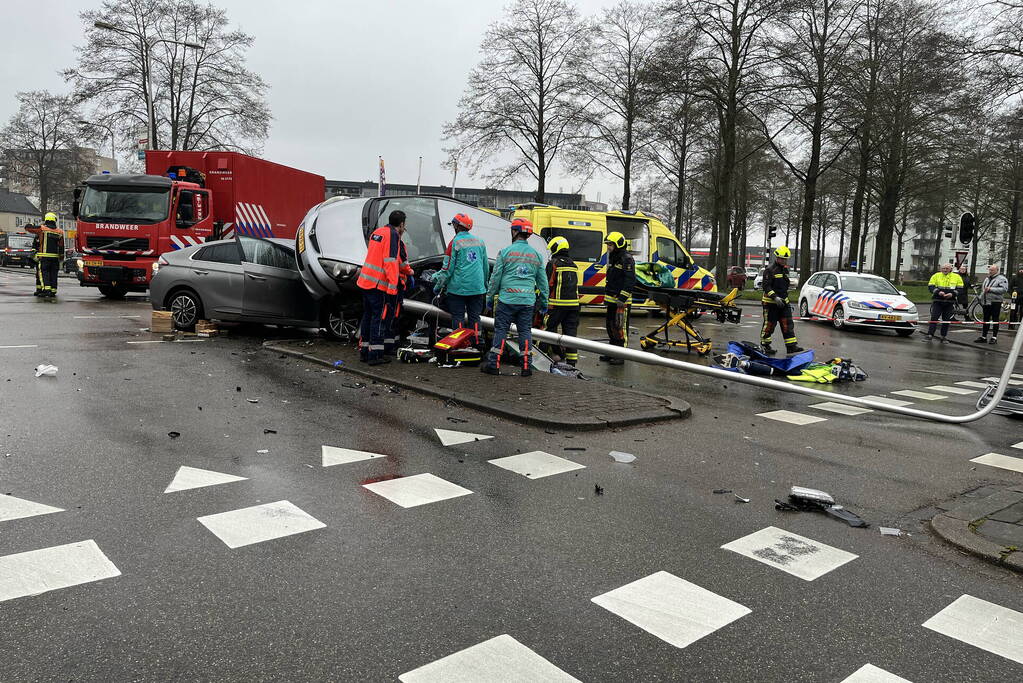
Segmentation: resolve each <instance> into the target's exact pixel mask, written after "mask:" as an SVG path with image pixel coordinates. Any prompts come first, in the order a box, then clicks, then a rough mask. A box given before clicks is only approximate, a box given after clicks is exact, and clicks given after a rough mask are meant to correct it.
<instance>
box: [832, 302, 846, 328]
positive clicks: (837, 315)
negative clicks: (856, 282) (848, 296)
mask: <svg viewBox="0 0 1023 683" xmlns="http://www.w3.org/2000/svg"><path fill="white" fill-rule="evenodd" d="M831 324H832V325H834V327H835V329H836V330H841V329H842V328H844V327H845V309H844V308H842V307H841V306H835V312H834V313H832V314H831Z"/></svg>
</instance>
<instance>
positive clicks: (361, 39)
mask: <svg viewBox="0 0 1023 683" xmlns="http://www.w3.org/2000/svg"><path fill="white" fill-rule="evenodd" d="M214 4H216V5H218V6H220V7H223V8H224V9H226V10H227V12H228V15H229V17H230V19H231V22H232V24H233V25H235V26H237V27H240V28H241V29H243V30H244V31H246V32H247V33H249V34H251V35H252V36H254V37H255V45H254V46H253V48H252V49H251V50H250V52H249V59H248V65H249V68H251V69H253V70H255V71H257V72H258V73H260V74H261V75H262V76H263V78H264V79H265V80H266V81H267V83H268V84H269V85H270V91H269V99H270V105H271V109H272V112H273V117H274V120H273V124H272V127H271V130H270V137H269V139H268V140H267V142H266V147H265V150H264V156H265V157H266V158H267V159H271V160H273V161H276V162H279V163H283V164H288V165H291V166H295V167H298V168H301V169H304V170H309V171H313V172H315V173H320V174H322V175H324V176H326V177H327V178H330V179H336V180H369V179H375V178H376V167H377V156H381V155H382V156H383V157H384V159H385V161H386V165H387V177H388V180H389V181H390V182H394V183H415V181H416V167H417V164H418V159H419V156H420V155H422V157H423V183H424V184H427V183H429V184H445V185H449V184H450V182H451V176H450V173H449V172H447V171H444V170H442V169H441V168H440V164H441V162H442V161H443V160H444V159H443V153H442V151H441V148H442V146H443V145H442V143H441V140H440V134H441V126H442V125H443V124H444V122H445V121H448V120H451V119H452V118H453V117H454V116H455V113H456V111H457V104H458V99H459V97H460V96H461V94H462V90H463V87H464V85H465V80H466V76H467V74H468V72H469V70H470V69H471V68H472V67H473V65H474V64H475V63H476V62H477V60H478V56H479V44H480V38H481V35H482V33H483V31H484V30H485V28H486V27H487V26H488V25H489V24H490V23H491V22H493V21H495V20H496V19H498V18H499V17H500V15H501V10H502V8H503V6H504V2H501V1H499V0H358V1H353V0H284V1H281V0H276V1H273V2H271V1H269V0H214ZM576 4H577V6H578V7H579V8H580V10H581V11H582V12H583V13H595V12H597V11H599V9H600V8H601V7H603V6H605V5H609V4H612V2H610V0H577V3H576ZM99 6H100V2H99V0H92V1H87V2H84V1H79V2H67V1H62V0H33V1H32V2H15V1H14V0H5V1H4V2H3V14H4V23H5V24H6V25H7V27H8V30H6V31H5V32H4V39H3V41H0V121H2V122H6V121H7V120H8V119H9V118H10V116H11V115H12V114H13V113H14V111H15V109H16V107H15V104H16V102H15V99H14V94H15V93H16V92H18V91H22V90H37V89H47V90H52V91H55V92H62V91H65V90H66V88H67V86H66V85H65V84H64V82H63V79H62V78H61V77H60V71H61V69H63V68H65V67H67V66H69V65H71V64H73V63H74V61H75V50H74V48H75V46H76V45H81V44H82V25H81V22H80V20H79V18H78V13H79V12H80V11H81V10H83V9H90V8H95V7H99ZM458 184H459V185H469V184H471V185H474V186H478V185H481V184H483V183H482V181H480V180H479V179H467V178H465V176H464V173H462V172H461V171H460V172H459V182H458ZM577 185H578V181H577V180H574V179H571V178H564V179H562V178H550V179H548V182H547V188H548V190H550V191H555V192H556V191H559V190H564V191H565V192H569V191H572V190H574V189H576V187H577ZM519 186H520V187H522V188H524V189H525V188H530V187H532V181H531V180H528V179H522V180H521V181H519ZM585 192H586V194H587V196H588V198H590V199H597V194H598V193H600V195H601V199H602V200H603V201H608V199H609V197H611V196H620V194H621V189H620V186H619V185H618V184H617V183H615V182H612V181H609V180H601V179H596V180H593V181H591V182H590V183H589V184H588V185H587V187H586V190H585Z"/></svg>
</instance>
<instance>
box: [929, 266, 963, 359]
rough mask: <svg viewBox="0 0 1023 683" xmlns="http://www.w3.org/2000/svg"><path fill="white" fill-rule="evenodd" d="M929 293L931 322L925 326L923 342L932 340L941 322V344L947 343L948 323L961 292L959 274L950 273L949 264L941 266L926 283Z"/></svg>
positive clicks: (961, 282)
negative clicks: (925, 331)
mask: <svg viewBox="0 0 1023 683" xmlns="http://www.w3.org/2000/svg"><path fill="white" fill-rule="evenodd" d="M927 289H929V290H930V292H931V320H930V323H928V325H927V334H925V335H924V341H931V340H932V339H934V332H935V330H937V328H938V321H939V320H940V321H942V322H941V343H942V344H947V343H949V342H948V321H949V320H951V319H952V316H953V314H954V313H955V305H956V299H957V298H958V296H959V293H960V292H962V290H963V278H962V277H961V276H960V275H959V273H953V272H952V264H951V263H943V264H941V270H940V271H938V272H937V273H935V274H934V275H932V276H931V279H930V280H929V281H928V282H927Z"/></svg>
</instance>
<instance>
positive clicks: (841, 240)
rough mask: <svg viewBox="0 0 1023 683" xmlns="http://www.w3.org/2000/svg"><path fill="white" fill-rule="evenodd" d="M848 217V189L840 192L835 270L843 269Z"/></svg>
mask: <svg viewBox="0 0 1023 683" xmlns="http://www.w3.org/2000/svg"><path fill="white" fill-rule="evenodd" d="M848 217H849V190H848V188H846V191H845V192H843V193H842V223H841V224H840V225H839V228H838V266H837V267H836V268H835V270H845V263H843V262H842V259H843V255H844V254H845V228H846V219H847V218H848Z"/></svg>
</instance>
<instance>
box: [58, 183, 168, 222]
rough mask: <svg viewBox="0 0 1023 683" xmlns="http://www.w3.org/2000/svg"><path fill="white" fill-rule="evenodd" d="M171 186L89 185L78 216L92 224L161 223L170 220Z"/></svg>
mask: <svg viewBox="0 0 1023 683" xmlns="http://www.w3.org/2000/svg"><path fill="white" fill-rule="evenodd" d="M169 208H170V189H169V188H165V187H154V188H140V187H132V188H127V187H125V188H117V187H111V188H102V189H101V188H97V187H86V189H85V197H83V199H82V206H81V208H80V209H79V212H78V215H79V218H81V220H84V221H89V222H90V223H139V224H147V223H159V222H161V221H164V220H167V214H168V211H169Z"/></svg>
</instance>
